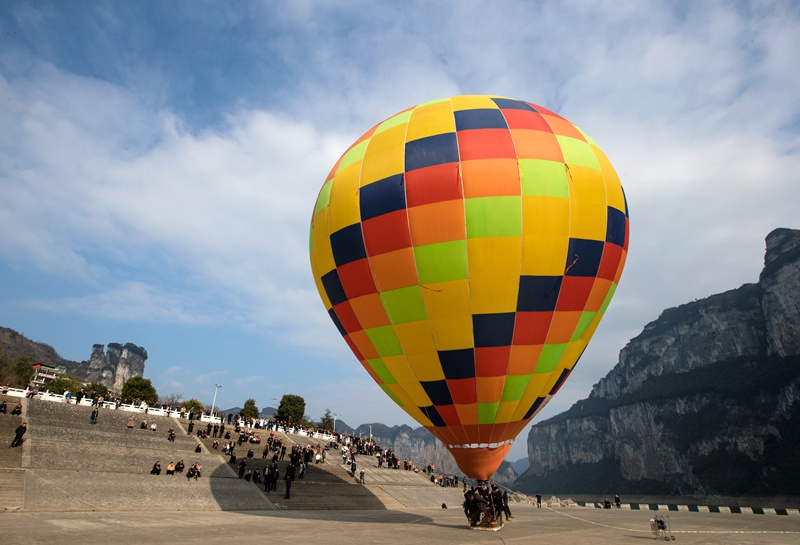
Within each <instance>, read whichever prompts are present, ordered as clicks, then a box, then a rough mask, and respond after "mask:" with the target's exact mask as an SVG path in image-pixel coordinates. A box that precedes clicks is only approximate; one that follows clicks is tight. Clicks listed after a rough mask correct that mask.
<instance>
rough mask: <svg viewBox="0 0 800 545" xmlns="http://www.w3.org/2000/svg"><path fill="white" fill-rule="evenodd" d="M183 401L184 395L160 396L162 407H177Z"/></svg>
mask: <svg viewBox="0 0 800 545" xmlns="http://www.w3.org/2000/svg"><path fill="white" fill-rule="evenodd" d="M181 399H183V394H167V395H165V396H160V397H159V398H158V402H159V403H161V404H162V405H168V406H170V407H177V406H178V405H180V404H181Z"/></svg>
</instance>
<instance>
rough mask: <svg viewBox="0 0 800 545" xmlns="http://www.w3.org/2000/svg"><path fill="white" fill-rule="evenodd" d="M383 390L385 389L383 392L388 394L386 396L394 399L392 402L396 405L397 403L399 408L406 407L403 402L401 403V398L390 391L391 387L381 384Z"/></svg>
mask: <svg viewBox="0 0 800 545" xmlns="http://www.w3.org/2000/svg"><path fill="white" fill-rule="evenodd" d="M381 388H383V391H384V392H386V395H387V396H389V397H391V398H392V401H394V402H395V403H397V405H398V406H400V407H402V406H404V405H405V404H404V403H403V402H402V401H400V398H399V397H397V396H396V395H394V392H392V391H391V390H390V389H389V387H388V386H386V385H385V384H381Z"/></svg>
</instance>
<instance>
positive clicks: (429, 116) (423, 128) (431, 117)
mask: <svg viewBox="0 0 800 545" xmlns="http://www.w3.org/2000/svg"><path fill="white" fill-rule="evenodd" d="M455 130H456V120H455V118H454V117H453V110H452V108H451V106H450V102H434V103H432V104H426V105H424V106H418V107H417V108H414V111H413V112H412V113H411V119H409V120H408V130H407V131H406V142H410V141H412V140H418V139H420V138H425V137H426V136H433V135H435V134H444V133H448V132H455Z"/></svg>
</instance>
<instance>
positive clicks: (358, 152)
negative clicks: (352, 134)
mask: <svg viewBox="0 0 800 545" xmlns="http://www.w3.org/2000/svg"><path fill="white" fill-rule="evenodd" d="M369 140H370V139H369V138H367V139H366V140H364V141H363V142H359V143H358V144H356V145H355V146H353V147H352V148H350V150H349V151H348V152H347V153H345V154H344V157H342V160H341V162H340V163H339V168H337V169H336V172H341V171H342V170H344V169H345V168H347V167H349V166H350V165H352V164H353V163H357V162H359V161H360V160H361V159H363V158H364V154H365V153H366V152H367V145H368V144H369Z"/></svg>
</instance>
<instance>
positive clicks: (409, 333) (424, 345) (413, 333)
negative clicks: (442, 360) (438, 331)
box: [384, 320, 436, 380]
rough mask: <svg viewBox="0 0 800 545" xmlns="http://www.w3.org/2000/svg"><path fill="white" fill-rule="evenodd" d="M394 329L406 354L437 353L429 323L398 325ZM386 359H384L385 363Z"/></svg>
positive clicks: (423, 321)
mask: <svg viewBox="0 0 800 545" xmlns="http://www.w3.org/2000/svg"><path fill="white" fill-rule="evenodd" d="M393 329H394V334H395V336H397V340H398V341H400V346H401V347H403V353H404V354H406V355H408V354H421V353H423V352H435V351H436V345H435V344H433V334H432V333H431V328H430V326H429V325H428V322H427V321H425V320H422V321H419V322H409V323H407V324H396V325H394V326H393ZM386 359H387V358H384V361H385V360H386ZM393 374H394V373H393ZM395 377H397V375H395ZM398 380H399V379H398Z"/></svg>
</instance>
